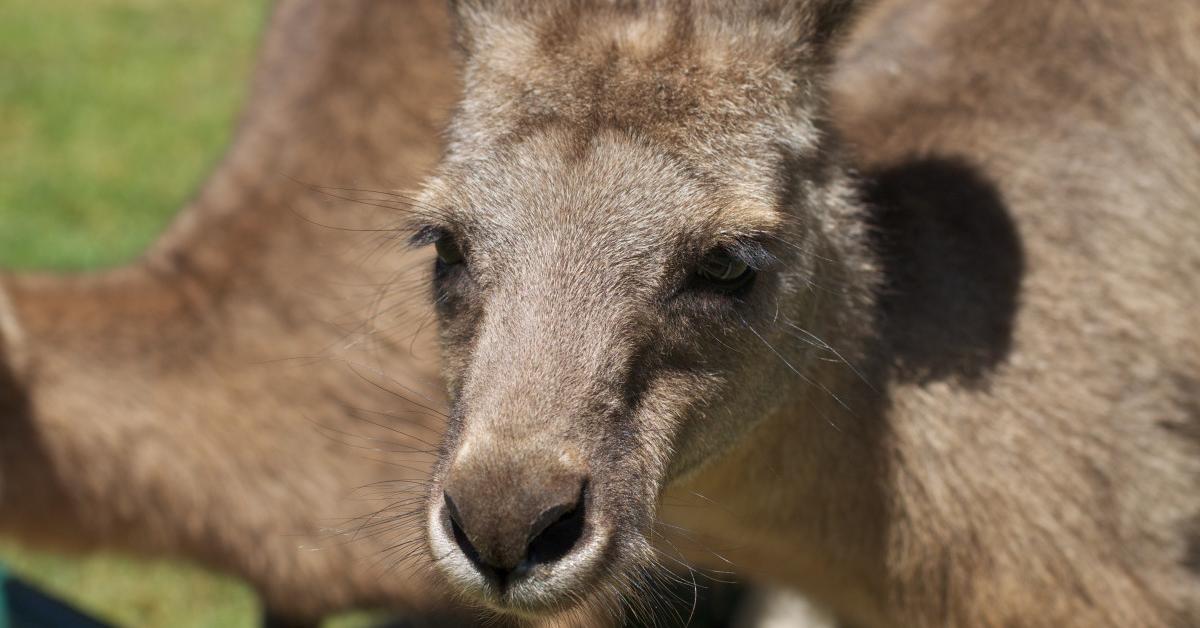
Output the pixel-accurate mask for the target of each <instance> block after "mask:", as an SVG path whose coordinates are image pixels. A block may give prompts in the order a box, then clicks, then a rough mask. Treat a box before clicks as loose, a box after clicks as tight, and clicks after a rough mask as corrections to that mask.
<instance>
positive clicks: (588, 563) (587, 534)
mask: <svg viewBox="0 0 1200 628" xmlns="http://www.w3.org/2000/svg"><path fill="white" fill-rule="evenodd" d="M444 509H445V506H443V505H441V504H438V505H437V506H436V507H434V508H431V509H430V512H429V519H428V521H427V527H428V530H429V547H430V550H431V556H432V559H433V563H434V565H436V566H437V568H438V569H439V570H440V571H441V572H442V573H443V574H445V576H446V578H447V579H448V580H449V581H450V583H451V584H452V585H453V586H454V587H456V588H457V589H458V590H459V592H461V593H464V594H466V595H468V596H469V597H472V598H475V599H477V600H479V601H481V602H483V603H485V604H487V605H488V606H491V607H493V608H494V609H496V610H499V611H502V612H506V613H514V614H518V615H521V614H537V613H538V611H540V610H547V611H549V610H554V609H557V608H560V607H562V606H563V605H565V604H567V603H568V602H569V601H570V599H571V597H570V593H571V592H572V591H578V590H579V589H581V588H582V586H583V585H584V584H586V583H587V582H588V581H589V580H590V579H591V578H592V575H593V574H594V573H595V571H596V566H597V564H598V563H599V561H600V558H601V556H602V555H603V554H604V550H605V548H606V547H607V546H608V542H609V538H610V534H609V532H608V530H606V529H604V528H601V527H599V526H595V525H592V524H589V526H588V528H587V529H585V531H584V534H583V538H582V545H581V546H579V547H576V548H573V549H572V550H571V551H570V552H569V553H568V554H567V555H566V556H563V557H562V558H561V559H559V560H556V561H554V562H551V563H546V564H544V565H538V566H537V567H535V568H534V570H533V571H532V572H531V573H530V574H529V575H528V576H527V577H525V578H523V579H521V580H519V581H518V582H516V583H514V584H512V585H510V586H509V587H508V588H507V589H506V590H504V591H499V590H497V588H496V587H495V585H493V584H492V583H491V582H489V581H488V580H487V578H485V577H484V575H483V574H481V573H480V572H479V570H478V569H476V567H475V565H474V564H472V563H471V560H470V559H469V558H467V557H466V556H465V555H464V554H463V553H462V550H460V549H459V547H458V544H457V543H455V542H454V539H452V538H450V537H449V535H447V534H446V531H445V528H444V527H443V526H442V517H444V516H445V515H444Z"/></svg>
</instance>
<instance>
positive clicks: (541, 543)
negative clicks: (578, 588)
mask: <svg viewBox="0 0 1200 628" xmlns="http://www.w3.org/2000/svg"><path fill="white" fill-rule="evenodd" d="M586 509H587V483H586V482H584V483H583V485H582V486H580V488H579V497H578V498H577V499H576V501H575V503H573V504H559V505H557V506H554V507H552V508H548V509H547V510H546V511H545V512H543V513H542V514H541V515H540V516H539V517H538V518H537V520H536V521H535V522H534V524H533V526H532V527H531V528H530V530H529V538H530V540H529V546H528V548H527V549H526V553H525V563H526V564H527V565H528V566H529V567H532V566H534V565H540V564H543V563H550V562H554V561H556V560H558V559H560V558H562V557H563V556H566V555H567V554H568V553H569V552H570V551H571V549H572V548H574V547H575V545H576V544H577V543H578V542H579V539H580V538H581V537H582V536H583V524H584V519H585V516H586V514H587V513H586V512H585V511H586Z"/></svg>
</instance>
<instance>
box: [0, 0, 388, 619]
mask: <svg viewBox="0 0 1200 628" xmlns="http://www.w3.org/2000/svg"><path fill="white" fill-rule="evenodd" d="M268 5H269V3H268V2H267V1H266V0H188V1H187V2H181V1H179V0H87V1H86V2H79V0H3V2H0V266H3V267H7V268H22V269H29V268H46V269H61V270H77V269H86V268H95V267H101V266H106V265H112V264H117V263H120V262H123V261H126V260H129V259H130V258H133V257H135V256H137V254H138V253H139V252H140V251H141V250H142V249H143V248H144V247H145V246H146V245H147V244H148V243H149V242H150V241H151V240H152V239H153V238H154V236H155V235H156V234H157V233H158V232H159V231H160V230H161V229H162V228H163V226H164V225H165V224H166V223H167V221H169V220H170V218H171V216H172V215H173V214H174V212H175V211H176V210H177V209H178V208H179V207H180V206H182V204H183V203H184V202H185V201H186V200H187V198H188V197H189V195H191V194H192V193H193V192H194V191H195V190H196V189H197V187H198V185H199V184H200V182H201V181H202V180H203V178H204V176H205V174H206V173H207V172H208V170H209V169H210V168H211V167H212V166H213V165H214V164H215V163H216V161H217V160H218V159H219V158H220V156H221V153H222V151H223V149H224V147H225V145H226V143H227V141H228V140H229V138H230V136H231V131H232V127H233V123H234V121H235V119H236V115H237V111H238V108H239V105H240V103H241V100H242V97H243V94H244V90H245V86H246V83H247V80H248V78H249V74H250V70H251V64H252V61H253V57H254V52H255V49H256V46H257V42H258V35H259V31H260V29H261V27H262V26H263V24H264V22H265V18H266V15H267V10H268ZM0 563H3V564H5V565H6V566H7V567H8V569H9V570H10V571H12V572H14V573H15V574H17V575H19V576H20V577H21V578H23V579H25V580H27V581H29V582H31V583H33V584H35V585H37V586H39V587H41V588H43V589H45V590H47V591H49V592H51V593H52V594H53V595H55V596H58V597H61V598H63V599H65V600H67V601H69V602H70V603H72V604H74V605H77V606H79V607H81V608H82V609H84V610H86V611H87V612H89V613H92V614H95V615H97V616H98V617H100V618H102V619H105V620H108V621H112V622H114V623H117V624H119V625H126V626H180V627H201V626H214V627H215V626H252V625H256V624H257V622H258V613H259V609H258V608H257V604H258V603H257V600H256V599H255V596H254V595H253V594H252V593H251V591H250V590H249V589H247V588H246V587H245V586H243V585H242V584H241V583H239V582H237V581H234V580H231V579H229V578H225V577H222V576H217V575H214V574H212V573H209V572H206V571H203V570H200V569H197V568H194V567H191V566H187V565H181V564H175V563H167V562H143V561H138V560H132V559H129V558H126V557H121V556H112V555H98V556H88V557H82V558H81V557H67V556H57V555H53V554H50V553H46V552H40V551H34V550H31V549H28V548H24V547H21V546H19V545H17V544H16V543H14V542H12V541H11V540H8V539H3V538H0ZM364 621H365V618H361V617H351V618H343V619H341V620H340V621H336V622H333V623H335V624H336V625H338V626H341V627H343V628H344V627H346V626H351V625H358V624H361V623H363V622H364Z"/></svg>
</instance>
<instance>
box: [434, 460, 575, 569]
mask: <svg viewBox="0 0 1200 628" xmlns="http://www.w3.org/2000/svg"><path fill="white" fill-rule="evenodd" d="M493 468H494V467H493ZM456 471H457V469H456V470H454V471H451V475H450V478H449V480H448V481H447V483H446V486H445V488H444V498H445V502H446V508H445V511H446V516H447V519H448V524H449V527H450V532H451V533H452V535H453V537H454V540H455V542H456V543H457V544H458V547H459V549H460V550H461V551H462V553H463V554H464V555H465V556H466V557H467V558H468V559H470V561H471V562H472V563H473V564H474V565H475V568H476V569H478V570H479V572H480V573H482V574H483V575H484V577H486V578H488V579H489V580H491V581H492V583H493V584H494V585H495V586H496V587H497V588H499V589H501V590H503V589H504V588H505V587H506V586H507V585H509V584H511V583H512V582H515V581H516V580H519V579H520V578H522V577H524V576H525V575H526V574H528V573H529V572H530V571H531V570H532V569H533V568H534V567H537V566H538V565H542V564H546V563H551V562H554V561H556V560H558V559H560V558H562V557H563V556H566V555H567V554H568V553H570V551H571V549H572V548H574V547H575V546H576V544H577V543H578V542H579V539H580V538H581V537H582V536H583V531H584V521H585V517H586V513H585V504H586V497H587V482H586V481H585V480H584V479H583V478H582V477H580V476H579V475H575V474H572V473H570V472H567V471H565V470H556V471H551V470H547V469H544V468H543V469H535V470H531V471H530V473H527V474H522V473H519V472H518V473H511V472H510V473H503V474H500V475H501V476H502V477H497V476H496V475H493V474H481V473H456ZM518 478H519V479H518Z"/></svg>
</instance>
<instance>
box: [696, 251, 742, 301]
mask: <svg viewBox="0 0 1200 628" xmlns="http://www.w3.org/2000/svg"><path fill="white" fill-rule="evenodd" d="M696 276H697V278H699V279H700V280H701V281H702V282H703V283H704V284H706V285H708V286H711V287H714V288H717V289H720V290H723V291H732V290H737V289H738V288H741V287H742V286H744V285H746V284H747V283H749V282H750V280H751V279H753V278H754V269H753V268H750V266H749V265H748V264H746V262H743V261H742V260H740V259H738V258H737V257H734V256H733V255H732V254H730V253H729V251H727V250H725V249H714V250H712V251H710V252H709V253H708V255H705V256H704V259H703V260H701V261H700V264H699V265H698V266H697V267H696Z"/></svg>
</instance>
